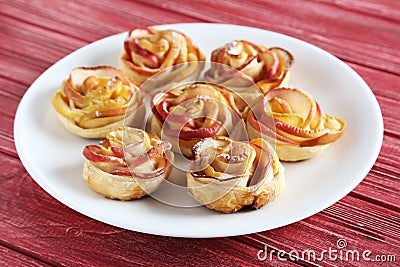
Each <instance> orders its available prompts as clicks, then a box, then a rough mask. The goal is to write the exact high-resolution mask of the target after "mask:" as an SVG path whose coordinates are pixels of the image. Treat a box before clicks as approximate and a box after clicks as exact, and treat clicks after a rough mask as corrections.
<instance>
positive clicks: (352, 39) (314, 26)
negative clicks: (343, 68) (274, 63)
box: [141, 0, 400, 74]
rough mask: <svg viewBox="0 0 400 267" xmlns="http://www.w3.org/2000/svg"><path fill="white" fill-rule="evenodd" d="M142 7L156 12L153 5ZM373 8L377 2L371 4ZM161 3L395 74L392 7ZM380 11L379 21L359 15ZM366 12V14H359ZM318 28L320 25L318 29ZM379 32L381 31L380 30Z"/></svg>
mask: <svg viewBox="0 0 400 267" xmlns="http://www.w3.org/2000/svg"><path fill="white" fill-rule="evenodd" d="M141 1H142V2H145V3H148V4H150V5H153V6H155V7H156V6H159V4H158V1H157V0H146V1H143V0H141ZM376 2H378V1H376ZM352 3H353V2H352V1H335V2H332V1H323V2H321V1H304V0H303V1H297V0H290V1H284V2H280V1H275V2H268V3H265V2H261V1H253V2H251V3H248V4H246V5H243V3H242V2H241V1H207V2H203V1H189V0H187V1H170V0H166V1H163V5H162V8H164V9H166V10H174V11H176V12H179V13H181V14H185V15H188V16H192V17H194V18H198V19H201V20H205V21H208V22H215V23H233V24H239V25H246V26H252V27H259V28H263V29H268V30H272V31H277V32H280V33H284V34H287V35H290V36H293V37H297V38H300V39H302V40H305V41H307V42H310V43H312V44H315V45H317V46H319V47H321V48H323V49H325V50H327V51H329V52H331V53H333V54H334V55H336V56H338V57H339V58H341V59H343V60H347V61H350V62H354V63H358V64H360V65H364V64H366V66H368V67H370V68H374V69H380V70H384V71H388V72H392V73H396V74H400V51H399V50H398V40H399V39H400V30H399V27H398V24H397V23H395V22H393V21H392V20H391V18H398V17H399V16H398V13H399V12H398V10H399V4H398V2H397V1H391V2H387V3H386V4H385V5H373V4H372V5H371V4H368V3H367V2H365V3H364V1H357V3H356V4H352ZM371 9H372V10H379V12H378V14H380V15H379V16H365V15H364V14H363V12H371ZM364 10H365V11H364ZM319 25H323V26H322V27H321V26H319ZM382 29H384V30H382Z"/></svg>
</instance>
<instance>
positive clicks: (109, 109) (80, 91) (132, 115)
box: [52, 66, 145, 138]
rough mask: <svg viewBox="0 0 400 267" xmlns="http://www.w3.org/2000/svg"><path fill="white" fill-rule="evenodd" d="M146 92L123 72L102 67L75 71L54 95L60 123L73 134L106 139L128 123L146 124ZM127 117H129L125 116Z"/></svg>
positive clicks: (53, 102)
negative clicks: (144, 120) (112, 131)
mask: <svg viewBox="0 0 400 267" xmlns="http://www.w3.org/2000/svg"><path fill="white" fill-rule="evenodd" d="M143 99H144V92H143V91H142V90H141V89H140V88H139V87H138V86H137V85H136V84H135V83H134V82H132V81H131V80H130V79H129V78H127V77H126V76H125V75H124V74H123V73H122V72H121V71H120V70H118V69H116V68H113V67H109V66H99V67H93V68H85V67H82V68H75V69H73V70H72V71H71V73H70V75H69V78H68V79H67V80H64V81H63V83H62V85H61V87H60V89H59V90H58V91H57V92H56V93H55V94H54V95H53V98H52V104H53V107H54V108H55V110H56V111H57V115H58V118H59V120H60V121H61V122H62V123H63V125H64V126H65V127H66V128H67V129H68V130H69V131H70V132H71V133H73V134H76V135H79V136H81V137H86V138H104V137H105V136H106V134H107V132H109V131H111V130H112V129H114V128H116V127H119V126H122V125H123V123H124V119H125V122H127V123H129V124H127V125H129V126H132V127H139V126H141V124H142V123H143V117H144V114H145V106H144V101H143ZM125 115H126V116H125Z"/></svg>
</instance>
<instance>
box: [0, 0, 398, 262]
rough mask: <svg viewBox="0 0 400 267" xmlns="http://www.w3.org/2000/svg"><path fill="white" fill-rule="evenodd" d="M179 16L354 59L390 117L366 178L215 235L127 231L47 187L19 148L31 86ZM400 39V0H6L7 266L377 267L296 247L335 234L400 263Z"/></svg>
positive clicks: (1, 3) (1, 246) (1, 95)
mask: <svg viewBox="0 0 400 267" xmlns="http://www.w3.org/2000/svg"><path fill="white" fill-rule="evenodd" d="M179 22H218V23H233V24H240V25H247V26H253V27H259V28H263V29H267V30H272V31H276V32H281V33H284V34H287V35H290V36H294V37H297V38H300V39H302V40H305V41H307V42H310V43H312V44H315V45H317V46H319V47H321V48H323V49H325V50H327V51H329V52H331V53H332V54H334V55H335V56H337V57H338V58H340V59H342V60H343V61H345V62H346V63H348V64H349V65H350V66H351V67H352V68H353V69H354V70H355V71H357V72H358V73H359V74H360V75H361V76H362V77H363V78H364V79H365V81H366V82H367V83H368V85H369V86H370V88H371V89H372V91H373V92H374V94H375V95H376V97H377V99H378V102H379V104H380V105H381V109H382V114H383V117H384V123H385V132H384V134H385V135H384V141H383V146H382V150H381V153H380V155H379V158H378V160H377V161H376V163H375V165H374V167H373V168H372V170H371V171H370V173H369V174H368V175H367V177H366V178H365V179H364V180H363V181H362V182H361V184H360V185H358V186H357V187H356V188H355V189H354V190H353V191H352V192H351V193H350V194H349V195H348V196H346V197H345V198H343V199H342V200H341V201H339V202H337V203H336V204H334V205H333V206H331V207H329V208H327V209H325V210H324V211H322V212H320V213H318V214H316V215H314V216H311V217H309V218H307V219H304V220H302V221H300V222H297V223H294V224H291V225H288V226H286V227H282V228H279V229H274V230H271V231H267V232H262V233H257V234H252V235H244V236H237V237H231V238H216V239H194V240H192V239H183V238H169V237H160V236H153V235H148V234H142V233H137V232H132V231H127V230H124V229H119V228H116V227H113V226H109V225H106V224H103V223H100V222H98V221H95V220H92V219H89V218H87V217H85V216H83V215H81V214H79V213H77V212H75V211H73V210H71V209H69V208H68V207H66V206H64V205H63V204H61V203H59V202H58V201H57V200H55V199H54V198H52V197H51V196H49V195H48V194H47V193H46V192H45V191H44V190H42V189H41V188H40V187H39V186H38V185H37V184H36V183H35V182H34V181H33V180H32V178H31V177H30V176H29V174H28V173H27V172H26V170H25V169H24V167H23V166H22V164H21V162H20V161H19V158H18V155H17V153H16V151H15V146H14V140H13V122H14V115H15V111H16V108H17V106H18V103H19V101H20V99H21V97H22V96H23V94H24V93H25V91H26V90H27V88H28V87H29V86H30V84H31V83H32V82H33V81H34V80H35V79H36V78H37V77H38V76H39V75H40V74H41V73H42V72H43V71H45V70H46V69H47V68H48V67H50V66H51V65H52V64H53V63H54V62H56V61H57V60H59V59H60V58H62V57H64V56H66V55H67V54H69V53H70V52H72V51H74V50H75V49H77V48H79V47H82V46H84V45H86V44H88V43H90V42H93V41H95V40H97V39H100V38H103V37H106V36H109V35H112V34H115V33H118V32H121V31H126V30H129V29H130V28H131V27H135V26H150V25H156V24H166V23H179ZM399 42H400V2H399V1H389V0H385V1H382V0H368V1H362V0H356V1H354V0H338V1H333V0H332V1H328V0H319V1H297V0H291V1H256V2H252V3H249V2H247V1H153V0H146V1H128V0H114V1H111V0H96V1H95V0H90V1H79V0H73V1H54V0H35V1H27V0H25V1H17V0H14V1H6V0H0V106H1V107H2V108H1V109H0V125H1V127H0V168H1V170H2V171H1V173H0V188H1V191H0V192H1V194H0V265H1V266H7V265H9V266H20V265H28V266H47V265H57V266H82V265H94V266H111V265H113V266H117V265H118V266H132V265H166V266H180V265H189V266H195V265H197V266H206V265H212V266H244V265H246V266H247V265H248V266H253V265H254V266H256V265H267V266H268V265H272V266H297V265H305V266H314V265H322V266H375V265H378V263H376V262H375V263H373V262H365V261H340V260H335V261H330V260H325V261H315V262H310V261H307V260H301V259H299V258H293V257H292V258H291V257H289V256H290V255H289V254H288V253H289V252H291V251H292V250H296V251H298V252H301V251H304V250H306V249H312V250H315V251H322V250H325V249H328V248H329V247H331V248H336V245H337V244H336V242H337V241H338V240H339V239H345V240H346V241H347V243H348V248H349V249H358V250H359V251H363V250H371V251H373V253H374V254H375V255H377V254H386V255H387V254H393V255H396V256H397V265H399V264H400V255H399V253H398V251H400V229H399V224H400V219H399V214H400V203H399V199H400V194H399V188H400V181H399V180H400V127H399V123H398V121H399V120H400V111H399V110H400V109H399V101H400V94H399V93H400V89H399V82H400V79H399V78H400V50H399ZM265 246H267V250H268V251H269V252H271V251H272V250H274V252H272V254H271V261H270V260H269V259H267V260H266V261H260V260H258V258H257V253H258V252H260V250H261V251H262V250H264V249H265ZM284 252H285V253H284ZM269 256H270V255H269V254H268V258H269ZM282 258H283V260H285V261H283V260H282ZM384 266H396V263H393V262H391V263H389V262H386V263H385V265H384Z"/></svg>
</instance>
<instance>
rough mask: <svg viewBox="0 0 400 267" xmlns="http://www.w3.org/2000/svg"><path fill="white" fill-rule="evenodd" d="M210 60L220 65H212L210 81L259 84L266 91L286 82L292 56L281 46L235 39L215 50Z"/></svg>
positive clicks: (241, 85)
mask: <svg viewBox="0 0 400 267" xmlns="http://www.w3.org/2000/svg"><path fill="white" fill-rule="evenodd" d="M211 62H215V63H220V64H212V65H211V68H210V69H209V70H208V71H207V72H206V74H205V77H206V79H207V80H208V81H212V82H215V83H218V84H222V85H225V86H229V87H236V88H237V89H240V88H242V89H243V88H247V87H249V86H252V85H253V84H256V85H257V87H258V88H259V89H260V90H261V91H262V92H263V93H266V92H268V91H269V90H270V89H271V88H274V87H277V86H285V85H287V83H288V82H289V76H290V68H291V66H292V63H293V56H292V54H291V53H289V52H288V51H286V50H284V49H282V48H279V47H271V48H268V47H266V46H262V45H257V44H254V43H252V42H249V41H246V40H236V41H233V42H230V43H228V44H226V45H224V46H222V47H219V48H217V49H215V50H214V51H213V52H212V54H211ZM238 71H239V72H238Z"/></svg>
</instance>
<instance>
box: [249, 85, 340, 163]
mask: <svg viewBox="0 0 400 267" xmlns="http://www.w3.org/2000/svg"><path fill="white" fill-rule="evenodd" d="M261 103H263V105H262V106H264V105H268V106H269V108H270V109H265V108H263V107H261V108H260V107H259V108H258V109H257V110H254V112H255V113H256V115H255V114H254V112H253V111H250V112H249V113H248V115H247V119H246V128H247V133H248V135H249V137H250V138H258V137H260V136H262V137H263V138H265V139H267V140H269V141H271V142H276V151H277V153H278V156H279V159H281V160H283V161H299V160H304V159H309V158H311V157H314V156H316V155H318V154H320V153H322V152H323V151H324V150H325V149H326V148H327V147H328V146H329V144H331V143H333V142H335V141H337V140H338V139H339V138H340V137H341V135H342V134H343V131H344V129H345V126H346V122H345V121H343V120H342V119H340V118H338V117H333V116H331V115H328V114H326V113H323V112H322V111H321V108H320V106H319V105H318V103H317V101H315V99H314V98H313V97H312V96H311V95H309V94H308V93H306V92H304V91H302V90H299V89H296V88H284V87H281V88H274V89H272V90H270V91H269V92H268V93H267V94H266V95H265V97H264V99H263V101H262V102H261ZM260 110H261V111H260ZM269 110H271V112H272V113H271V112H269ZM271 122H272V123H271ZM274 130H276V134H275V132H274ZM275 139H276V140H275Z"/></svg>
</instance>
